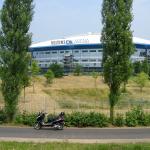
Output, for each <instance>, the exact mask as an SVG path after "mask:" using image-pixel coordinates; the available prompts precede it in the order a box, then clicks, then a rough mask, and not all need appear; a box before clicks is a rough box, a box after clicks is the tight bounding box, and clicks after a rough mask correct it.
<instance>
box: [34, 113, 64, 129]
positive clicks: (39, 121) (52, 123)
mask: <svg viewBox="0 0 150 150" xmlns="http://www.w3.org/2000/svg"><path fill="white" fill-rule="evenodd" d="M46 114H47V113H44V112H39V114H38V116H37V118H36V123H35V124H34V129H36V130H40V129H41V128H42V127H52V128H54V129H57V130H63V128H64V115H65V113H64V112H61V113H60V114H59V115H58V116H57V117H55V118H50V117H49V118H48V119H47V120H48V121H47V122H45V116H46Z"/></svg>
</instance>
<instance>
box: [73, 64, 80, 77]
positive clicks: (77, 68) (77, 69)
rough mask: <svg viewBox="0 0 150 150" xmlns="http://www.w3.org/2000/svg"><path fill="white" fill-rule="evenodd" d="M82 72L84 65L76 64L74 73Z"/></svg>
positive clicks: (78, 74) (77, 74)
mask: <svg viewBox="0 0 150 150" xmlns="http://www.w3.org/2000/svg"><path fill="white" fill-rule="evenodd" d="M81 72H82V66H81V65H79V64H76V65H75V68H74V71H73V73H74V75H75V76H80V74H81Z"/></svg>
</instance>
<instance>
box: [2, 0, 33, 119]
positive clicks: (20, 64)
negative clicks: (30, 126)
mask: <svg viewBox="0 0 150 150" xmlns="http://www.w3.org/2000/svg"><path fill="white" fill-rule="evenodd" d="M32 16H33V0H5V1H4V3H3V7H2V10H1V16H0V19H1V24H2V27H1V33H0V57H1V59H0V73H1V79H2V94H3V96H4V100H5V110H6V113H7V116H8V121H12V120H13V118H14V116H15V113H16V110H17V104H18V97H19V94H20V92H21V87H22V83H23V82H22V80H23V79H24V76H25V75H26V71H27V68H28V65H29V57H28V56H27V52H28V49H29V45H30V44H31V34H30V33H29V27H30V22H31V20H32Z"/></svg>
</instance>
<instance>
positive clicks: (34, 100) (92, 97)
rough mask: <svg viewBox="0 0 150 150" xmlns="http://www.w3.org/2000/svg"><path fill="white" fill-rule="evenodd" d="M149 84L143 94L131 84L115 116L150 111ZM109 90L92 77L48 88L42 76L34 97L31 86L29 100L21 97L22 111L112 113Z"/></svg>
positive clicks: (72, 78) (70, 78) (75, 78)
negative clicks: (135, 108)
mask: <svg viewBox="0 0 150 150" xmlns="http://www.w3.org/2000/svg"><path fill="white" fill-rule="evenodd" d="M149 92H150V84H149V83H148V84H147V86H146V87H145V88H144V89H143V93H141V92H140V88H139V87H137V85H136V84H135V83H134V82H133V80H132V79H131V80H129V83H128V85H127V93H123V94H122V95H121V100H120V101H119V103H118V104H117V106H116V110H117V111H116V112H124V111H127V110H128V109H130V108H131V107H133V106H137V105H141V106H143V108H144V109H145V111H149V109H150V94H149ZM108 94H109V91H108V87H107V85H106V84H105V83H104V81H103V78H102V77H99V78H98V79H97V81H96V87H95V83H94V78H93V77H92V76H79V77H78V76H65V77H63V78H60V79H55V80H54V82H53V84H52V85H46V82H45V78H44V77H42V76H40V77H39V80H38V81H37V82H36V84H35V93H33V91H32V86H29V87H28V88H26V98H25V100H24V98H23V93H22V94H21V96H20V103H19V109H20V111H23V110H26V111H28V112H38V111H41V110H44V111H46V112H49V113H54V112H60V111H65V112H66V111H67V112H70V111H74V110H75V111H76V110H78V111H88V112H89V111H97V112H103V113H109V100H108ZM3 105H4V103H3V98H2V95H1V94H0V107H3Z"/></svg>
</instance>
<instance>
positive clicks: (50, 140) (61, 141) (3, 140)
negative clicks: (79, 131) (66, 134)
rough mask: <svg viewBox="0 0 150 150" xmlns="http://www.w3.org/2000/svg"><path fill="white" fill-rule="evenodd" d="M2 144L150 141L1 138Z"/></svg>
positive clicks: (146, 141)
mask: <svg viewBox="0 0 150 150" xmlns="http://www.w3.org/2000/svg"><path fill="white" fill-rule="evenodd" d="M0 142H33V143H52V142H60V143H63V142H66V143H83V144H94V143H99V144H108V143H114V144H124V143H132V144H134V143H150V139H90V140H88V139H46V138H6V137H0Z"/></svg>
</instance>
